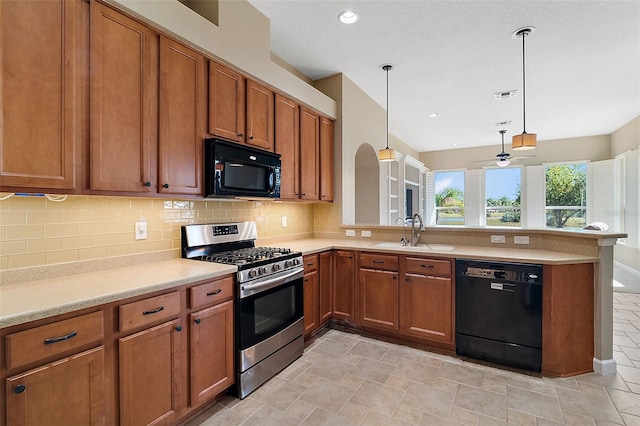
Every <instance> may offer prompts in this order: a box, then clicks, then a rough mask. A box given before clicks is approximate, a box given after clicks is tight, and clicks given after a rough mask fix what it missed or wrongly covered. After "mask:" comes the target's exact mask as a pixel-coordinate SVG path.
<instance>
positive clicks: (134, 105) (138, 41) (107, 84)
mask: <svg viewBox="0 0 640 426" xmlns="http://www.w3.org/2000/svg"><path fill="white" fill-rule="evenodd" d="M90 28H91V34H90V62H91V74H90V103H91V113H90V126H91V142H90V158H91V159H90V171H89V173H90V189H91V190H100V191H126V192H139V193H146V192H151V191H152V190H153V189H154V188H152V186H155V185H154V183H155V182H154V181H155V179H154V174H155V168H153V167H152V156H153V152H155V151H152V149H153V148H154V146H153V144H152V129H153V128H154V126H155V125H156V121H154V118H153V117H154V116H155V115H156V114H154V113H152V110H155V108H156V101H155V100H156V99H157V91H156V89H154V87H157V84H153V81H154V74H153V73H154V70H157V68H158V64H157V57H154V56H153V53H152V52H154V48H155V51H156V52H157V38H156V37H153V36H152V34H151V33H150V30H149V29H148V28H147V27H146V26H144V25H143V24H141V23H139V22H136V21H134V20H132V19H130V18H128V17H126V16H124V15H122V14H121V13H119V12H116V11H114V10H112V9H109V8H107V7H105V6H103V5H101V4H100V3H98V2H91V22H90ZM156 72H157V71H156ZM155 76H156V78H157V74H155Z"/></svg>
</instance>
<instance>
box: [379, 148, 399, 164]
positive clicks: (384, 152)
mask: <svg viewBox="0 0 640 426" xmlns="http://www.w3.org/2000/svg"><path fill="white" fill-rule="evenodd" d="M395 159H396V151H395V150H394V149H391V148H384V149H381V150H380V151H378V160H380V161H394V160H395Z"/></svg>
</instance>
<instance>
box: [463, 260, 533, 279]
mask: <svg viewBox="0 0 640 426" xmlns="http://www.w3.org/2000/svg"><path fill="white" fill-rule="evenodd" d="M463 265H464V266H463V267H462V268H460V267H458V274H460V275H463V276H466V277H476V278H486V279H490V280H504V281H512V282H521V283H542V266H541V265H529V264H518V263H497V262H473V261H469V262H465V263H464V264H463ZM459 266H462V265H460V263H459Z"/></svg>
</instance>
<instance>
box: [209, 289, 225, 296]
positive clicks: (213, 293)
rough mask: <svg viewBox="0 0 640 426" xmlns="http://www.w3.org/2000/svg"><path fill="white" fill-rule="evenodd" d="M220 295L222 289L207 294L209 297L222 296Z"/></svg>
mask: <svg viewBox="0 0 640 426" xmlns="http://www.w3.org/2000/svg"><path fill="white" fill-rule="evenodd" d="M220 293H222V289H221V288H219V289H217V290H214V291H210V292H209V293H207V296H215V295H216V294H220Z"/></svg>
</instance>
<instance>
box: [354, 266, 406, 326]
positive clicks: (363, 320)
mask: <svg viewBox="0 0 640 426" xmlns="http://www.w3.org/2000/svg"><path fill="white" fill-rule="evenodd" d="M358 286H359V300H360V324H361V325H365V326H370V327H375V328H381V329H385V330H397V329H398V273H397V272H395V271H377V270H373V269H364V268H360V273H359V276H358Z"/></svg>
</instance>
